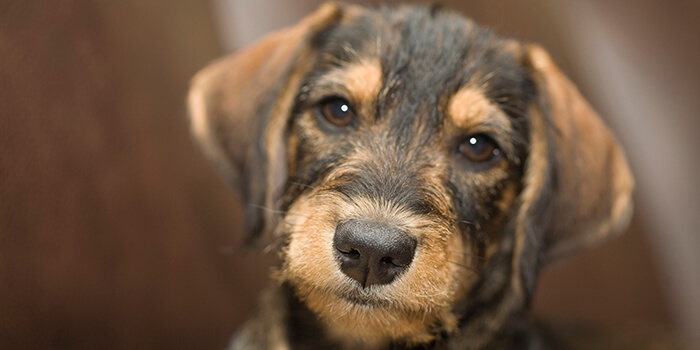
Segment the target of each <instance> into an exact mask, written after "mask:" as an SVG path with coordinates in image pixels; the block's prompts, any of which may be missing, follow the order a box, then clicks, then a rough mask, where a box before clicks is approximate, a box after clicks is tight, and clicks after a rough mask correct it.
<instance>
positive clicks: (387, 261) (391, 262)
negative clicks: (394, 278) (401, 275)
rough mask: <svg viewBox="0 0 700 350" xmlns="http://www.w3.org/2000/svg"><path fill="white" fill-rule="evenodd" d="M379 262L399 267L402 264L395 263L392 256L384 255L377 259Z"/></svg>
mask: <svg viewBox="0 0 700 350" xmlns="http://www.w3.org/2000/svg"><path fill="white" fill-rule="evenodd" d="M379 263H380V264H383V265H385V266H387V267H390V266H396V267H401V266H402V265H399V264H397V263H396V262H395V260H394V259H393V258H392V257H390V256H385V257H383V258H382V259H381V260H379Z"/></svg>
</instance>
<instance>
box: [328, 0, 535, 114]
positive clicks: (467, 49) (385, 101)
mask: <svg viewBox="0 0 700 350" xmlns="http://www.w3.org/2000/svg"><path fill="white" fill-rule="evenodd" d="M348 12H349V13H346V15H345V16H344V19H343V20H342V21H341V22H340V23H339V24H338V25H337V26H335V27H333V28H331V29H330V30H328V31H326V32H324V33H322V35H320V36H319V37H318V38H317V40H316V45H317V47H318V48H319V50H320V53H321V54H320V56H319V62H318V65H317V67H318V68H319V70H331V69H334V68H338V67H345V68H347V67H353V68H354V69H356V68H357V66H358V64H361V65H365V66H367V65H377V66H378V67H377V69H376V70H377V71H379V72H381V75H380V76H381V79H380V81H378V82H377V84H378V85H380V86H379V87H378V88H377V91H378V95H379V96H377V101H376V102H377V104H378V106H377V111H378V112H379V116H378V117H381V116H386V115H390V114H391V113H390V112H393V113H394V114H399V115H401V116H403V118H402V120H403V121H405V122H409V120H406V119H407V118H408V119H410V117H411V116H413V117H417V116H421V115H422V116H423V117H425V115H426V113H425V111H431V110H433V111H435V110H437V109H438V108H439V107H441V106H440V104H441V103H445V101H449V100H450V98H451V97H452V96H454V95H456V94H457V93H458V92H459V91H460V90H464V89H468V90H471V91H473V92H479V93H480V94H483V96H484V97H485V98H487V99H488V100H490V101H491V102H492V103H493V104H494V105H497V106H500V107H501V108H502V109H503V110H504V111H505V112H506V114H508V115H509V116H510V117H512V118H515V119H519V118H520V117H521V116H522V115H524V114H525V110H526V104H527V101H528V100H529V99H530V97H531V95H533V91H532V88H531V86H532V83H531V82H530V79H529V78H528V74H527V72H526V69H525V68H524V67H523V65H522V64H520V62H519V59H518V57H517V53H516V52H515V51H514V50H512V49H511V48H512V44H513V41H512V40H508V39H504V38H501V37H499V36H498V35H496V34H495V33H494V32H493V31H491V30H489V29H486V28H483V27H480V26H478V25H476V24H475V23H474V22H473V21H472V20H470V19H468V18H465V17H464V16H462V15H461V14H458V13H456V12H452V11H449V10H445V9H442V8H441V7H439V6H402V7H383V8H380V9H364V8H363V9H359V8H354V9H353V11H348ZM341 69H342V68H341ZM442 107H446V106H442ZM433 117H434V118H438V117H439V114H436V113H433Z"/></svg>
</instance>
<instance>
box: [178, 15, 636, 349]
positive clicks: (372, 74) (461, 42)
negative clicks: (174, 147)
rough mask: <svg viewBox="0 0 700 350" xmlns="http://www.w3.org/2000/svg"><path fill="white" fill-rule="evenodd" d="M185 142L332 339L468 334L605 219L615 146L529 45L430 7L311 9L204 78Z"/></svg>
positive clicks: (614, 206) (623, 201) (476, 333)
mask: <svg viewBox="0 0 700 350" xmlns="http://www.w3.org/2000/svg"><path fill="white" fill-rule="evenodd" d="M190 109H191V115H192V123H193V129H194V132H195V135H196V136H197V137H198V139H199V140H200V142H201V145H202V147H203V148H204V150H205V152H206V153H207V154H208V155H209V156H210V157H211V158H212V159H213V160H214V161H215V162H216V163H217V164H218V165H219V167H220V169H221V171H222V172H223V173H224V175H225V176H226V177H227V178H228V179H230V181H232V182H233V183H234V186H235V187H236V188H238V189H239V191H240V192H241V194H242V196H243V198H244V200H245V201H247V202H248V203H247V204H249V209H248V224H249V230H250V231H251V232H250V234H251V237H255V236H258V235H260V234H261V233H263V232H273V231H274V234H275V235H278V237H282V238H283V239H284V242H285V243H284V245H283V248H282V251H283V254H282V258H283V267H282V269H281V273H280V277H281V278H282V280H283V281H284V282H286V283H289V284H290V285H291V286H292V287H293V288H294V290H295V293H296V295H297V297H298V298H299V299H301V300H302V301H303V302H304V303H305V304H306V306H307V307H308V308H309V309H310V310H312V311H313V312H314V313H315V314H316V315H317V316H318V317H319V318H320V319H321V320H322V321H323V323H324V325H325V326H326V329H327V331H328V332H329V333H330V334H331V335H332V336H334V337H337V338H340V339H343V340H346V341H351V342H364V343H366V344H373V345H381V344H386V343H388V342H391V341H395V342H396V341H398V342H404V343H409V344H415V343H424V342H429V341H431V340H433V339H434V338H435V336H436V335H438V334H441V333H442V334H445V333H449V332H452V331H453V330H454V329H455V328H456V327H461V328H463V331H462V332H461V333H462V334H464V335H465V336H473V337H481V336H484V334H489V333H490V332H491V333H492V331H495V330H496V329H497V328H498V325H499V324H502V323H503V322H504V320H505V319H506V318H507V317H508V315H510V314H511V313H512V312H514V311H516V310H518V309H520V308H522V307H523V305H525V304H526V303H527V299H528V297H529V295H530V293H531V291H532V288H533V286H534V280H535V277H536V274H537V271H538V270H539V268H540V267H541V265H542V264H543V263H545V262H547V261H550V260H552V259H556V258H558V257H559V256H561V255H563V254H565V253H568V252H570V251H572V250H574V249H577V248H578V247H580V246H583V245H585V244H587V243H590V242H592V241H594V240H597V239H599V238H600V237H603V236H605V235H608V234H609V233H611V232H613V231H617V230H619V228H620V227H622V226H624V225H625V223H626V219H627V217H628V216H629V212H630V207H631V205H630V193H631V190H632V186H633V185H632V179H631V176H630V174H629V170H628V168H627V164H626V161H625V158H624V155H623V153H622V151H621V150H620V149H619V147H618V146H617V144H616V142H615V140H614V139H613V137H612V136H611V134H610V133H609V131H608V130H607V129H606V128H605V126H604V125H603V124H602V122H601V121H600V120H599V118H598V117H597V116H596V115H595V113H594V112H593V111H592V110H591V109H590V107H589V106H588V105H587V103H586V102H585V101H584V100H583V99H582V98H581V97H580V95H579V94H578V92H577V91H576V89H575V88H574V87H573V86H572V85H571V84H570V83H569V82H568V80H566V78H565V77H564V76H563V75H561V73H560V72H559V71H558V70H557V69H556V67H555V66H554V65H553V63H552V62H551V60H550V59H549V57H548V56H547V55H546V53H545V52H544V51H543V50H542V49H540V48H538V47H536V46H531V45H523V44H520V43H518V42H516V41H513V40H509V39H504V38H500V37H498V36H496V35H495V34H494V33H492V32H491V31H489V30H486V29H483V28H480V27H478V26H476V25H475V24H474V23H473V22H472V21H470V20H468V19H465V18H464V17H462V16H460V15H458V14H455V13H452V12H449V11H446V10H443V9H440V8H437V7H401V8H397V9H380V10H370V9H364V8H359V7H354V6H339V5H335V4H331V5H324V6H323V7H321V8H320V9H319V10H317V11H316V12H315V13H314V14H312V15H310V16H309V17H307V18H306V19H304V20H303V21H302V22H301V23H300V24H298V25H297V26H295V27H293V28H290V29H287V30H284V31H281V32H278V33H275V34H273V35H271V36H270V37H268V38H266V39H264V40H263V41H261V42H260V43H258V44H257V45H255V46H253V47H251V48H248V49H246V50H244V51H242V52H240V53H237V54H235V55H233V56H232V57H229V58H226V59H224V60H222V61H220V62H219V63H216V64H214V65H212V66H211V67H210V68H208V69H206V70H204V71H203V72H202V73H200V74H199V75H198V77H197V78H196V79H195V82H194V85H193V89H192V92H191V94H190Z"/></svg>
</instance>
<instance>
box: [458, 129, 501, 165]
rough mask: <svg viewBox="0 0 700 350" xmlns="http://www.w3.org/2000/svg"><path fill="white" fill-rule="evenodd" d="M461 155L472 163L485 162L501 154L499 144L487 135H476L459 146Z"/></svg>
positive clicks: (469, 137) (468, 137)
mask: <svg viewBox="0 0 700 350" xmlns="http://www.w3.org/2000/svg"><path fill="white" fill-rule="evenodd" d="M459 153H460V154H462V155H463V156H465V157H466V158H467V159H469V160H470V161H472V162H485V161H488V160H491V159H492V158H494V157H497V156H498V155H500V154H501V150H500V149H499V148H498V144H497V143H496V141H494V140H493V139H492V138H491V137H489V136H488V135H485V134H474V135H470V136H467V138H466V139H465V140H464V141H463V142H462V143H460V144H459Z"/></svg>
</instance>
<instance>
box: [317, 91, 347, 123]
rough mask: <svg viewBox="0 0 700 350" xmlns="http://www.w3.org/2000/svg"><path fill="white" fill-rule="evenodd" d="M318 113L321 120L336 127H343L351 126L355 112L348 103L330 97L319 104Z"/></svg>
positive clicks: (341, 99) (338, 98)
mask: <svg viewBox="0 0 700 350" xmlns="http://www.w3.org/2000/svg"><path fill="white" fill-rule="evenodd" d="M319 111H320V113H321V116H323V119H325V120H326V121H327V122H329V123H331V124H332V125H334V126H337V127H345V126H348V125H350V124H352V123H353V122H354V121H355V119H356V115H355V110H354V109H353V107H352V105H351V104H350V102H348V101H347V100H345V99H343V98H340V97H332V98H329V99H326V100H324V101H322V102H321V103H320V104H319Z"/></svg>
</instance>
